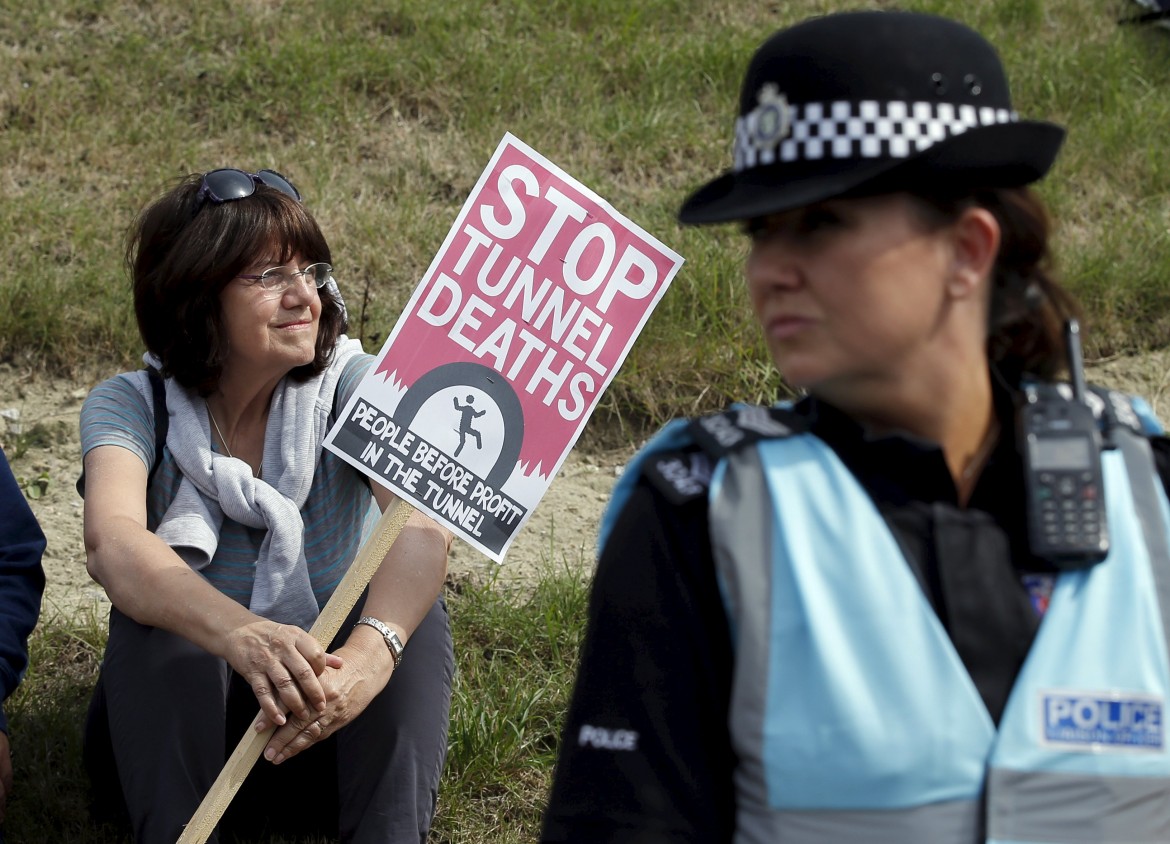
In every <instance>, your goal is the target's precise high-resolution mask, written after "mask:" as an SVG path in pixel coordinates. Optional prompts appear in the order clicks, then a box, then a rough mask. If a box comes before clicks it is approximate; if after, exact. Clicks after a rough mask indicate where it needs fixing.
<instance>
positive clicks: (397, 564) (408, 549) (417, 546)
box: [257, 484, 454, 764]
mask: <svg viewBox="0 0 1170 844" xmlns="http://www.w3.org/2000/svg"><path fill="white" fill-rule="evenodd" d="M372 486H373V490H374V497H375V498H376V499H377V501H378V505H379V506H380V507H381V508H382V510H383V512H385V510H386V509H387V508H388V507H389V506H390V505H391V504H392V503H393V502H394V500H395V496H394V494H393V493H391V492H390V491H389V490H387V489H386V488H385V487H383V486H381V485H380V484H372ZM453 539H454V536H453V534H452V533H451V532H450V531H448V530H447V529H446V528H444V527H441V526H440V525H439V524H437V523H436V522H434V521H432V520H431V519H430V518H429V517H427V516H425V515H423V514H422V513H421V512H419V511H417V510H416V511H415V512H413V513H412V514H411V515H410V518H409V519H408V520H407V522H406V525H405V527H403V529H402V533H401V534H400V535H399V537H398V539H397V540H396V541H395V542H394V544H393V545H392V546H391V547H390V550H389V551H388V552H387V554H386V558H385V560H383V562H382V564H381V565H380V566H379V567H378V571H377V572H376V573H375V574H374V577H373V579H372V580H370V590H369V595H368V596H367V598H366V603H365V605H364V606H363V608H362V613H363V615H368V616H372V617H374V618H376V619H378V620H379V621H381V622H382V623H383V624H385V625H386V626H387V627H389V628H390V629H391V630H393V631H394V632H395V633H396V634H397V635H398V638H399V639H400V640H401V641H402V643H403V644H404V645H405V646H406V651H405V653H409V649H410V646H409V642H410V635H411V634H412V633H413V632H414V630H415V628H416V627H418V625H419V624H420V623H421V622H422V620H423V618H424V617H425V616H426V614H427V612H428V611H429V610H430V608H431V606H433V605H434V603H435V600H436V599H437V598H438V597H439V590H440V589H442V587H443V581H444V579H445V578H446V576H447V554H448V552H449V550H450V547H451V542H452V540H453ZM335 654H336V655H337V656H340V657H341V658H342V665H341V666H340V667H339V668H336V669H329V670H327V671H326V672H325V673H324V674H323V675H322V676H321V680H322V683H323V684H325V687H326V693H327V697H328V701H329V703H328V707H327V709H326V710H325V711H324V712H322V713H319V714H315V717H313V718H310V719H298V718H297V717H290V718H289V721H288V723H287V724H285V725H284V726H282V727H281V728H280V729H278V730H277V731H276V732H275V733H273V735H272V738H271V740H270V741H269V742H268V745H267V747H265V750H264V758H265V759H268V760H269V761H272V762H276V763H277V764H279V763H281V762H283V761H285V760H286V759H290V758H292V757H293V756H295V755H296V754H297V753H299V752H300V751H302V750H304V749H305V748H307V747H309V746H310V745H312V744H314V743H315V742H317V741H320V740H321V739H322V738H327V737H328V736H330V735H332V734H333V733H335V732H336V731H337V730H339V729H341V728H342V727H344V726H345V725H346V724H348V723H349V722H350V721H352V720H353V719H354V718H356V717H357V716H358V715H360V714H361V713H362V712H363V711H364V710H365V708H366V707H367V706H369V704H370V701H372V700H373V699H374V697H375V696H377V695H378V693H379V692H381V691H382V689H384V688H385V687H386V684H387V683H388V682H390V676H391V674H392V673H393V671H394V660H393V659H392V657H391V656H390V650H389V649H388V648H387V647H386V641H385V640H384V639H383V638H382V634H380V633H379V632H378V631H377V630H375V629H374V628H372V627H369V626H368V625H365V624H359V625H358V626H357V627H355V628H353V630H352V631H350V634H349V638H348V639H346V642H345V644H344V645H342V646H341V647H340V648H338V649H337V650H336V651H335ZM403 658H404V659H406V658H407V657H406V656H404V657H403ZM436 670H437V669H436ZM265 726H266V725H265V724H263V723H261V724H260V725H259V726H258V727H257V729H264V728H265Z"/></svg>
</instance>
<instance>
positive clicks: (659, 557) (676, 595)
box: [541, 480, 735, 844]
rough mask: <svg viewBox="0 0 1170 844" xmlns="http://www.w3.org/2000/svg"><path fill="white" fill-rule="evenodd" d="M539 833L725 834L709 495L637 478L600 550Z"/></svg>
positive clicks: (726, 673) (725, 670)
mask: <svg viewBox="0 0 1170 844" xmlns="http://www.w3.org/2000/svg"><path fill="white" fill-rule="evenodd" d="M589 616H590V617H589V626H588V630H587V633H586V637H585V641H584V645H583V647H582V651H581V658H580V663H579V666H578V674H577V682H576V687H575V689H574V692H573V699H572V703H571V705H570V708H569V712H568V715H567V717H566V721H565V728H564V733H563V738H562V742H561V747H560V754H559V758H558V761H557V768H556V773H555V775H554V780H553V786H552V791H551V795H550V800H549V805H548V808H547V810H546V813H545V818H544V829H543V832H542V836H541V841H543V842H590V844H592V842H597V841H606V842H646V841H654V842H696V843H697V842H703V844H712V842H721V841H728V840H730V838H731V835H732V831H733V827H734V820H735V814H734V813H735V810H734V790H733V783H732V770H733V766H734V755H733V752H732V749H731V746H730V737H729V730H728V718H727V715H728V702H729V698H730V687H731V644H730V637H729V633H728V629H727V621H726V618H725V616H724V614H723V609H722V605H721V603H720V598H719V591H718V587H717V584H716V579H715V574H714V569H713V566H712V564H711V559H710V542H709V539H708V534H707V504H706V500H705V498H702V497H700V498H697V499H695V500H692V501H691V502H689V503H686V504H682V505H677V506H672V505H670V504H667V503H666V502H665V501H664V500H663V499H662V498H661V497H660V496H659V495H658V493H657V492H656V491H654V490H653V489H652V488H651V487H649V486H648V485H647V483H646V482H645V480H642V481H640V482H639V485H638V486H637V488H636V489H635V491H634V493H633V495H632V497H631V498H630V500H629V502H628V503H627V504H626V506H625V507H624V509H623V511H622V513H621V515H620V517H619V519H618V521H617V522H616V524H615V527H614V530H613V533H612V534H611V535H610V536H609V538H608V540H607V541H606V544H605V547H604V549H603V550H602V552H601V557H600V560H599V562H598V567H597V572H596V575H595V579H594V583H593V592H592V596H591V599H590V610H589Z"/></svg>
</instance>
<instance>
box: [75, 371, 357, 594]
mask: <svg viewBox="0 0 1170 844" xmlns="http://www.w3.org/2000/svg"><path fill="white" fill-rule="evenodd" d="M373 360H374V358H373V356H372V355H357V356H355V357H353V358H351V359H350V360H349V362H348V363H347V364H346V365H345V370H344V371H343V372H342V375H341V378H340V380H339V381H338V384H337V393H336V395H335V396H334V402H333V414H332V416H331V417H330V420H329V424H330V426H332V424H333V421H334V419H335V418H336V415H337V413H338V411H339V410H340V409H341V408H343V407H345V403H346V402H347V401H348V400H349V397H350V396H351V395H352V394H353V392H354V390H356V389H357V386H358V383H359V382H360V381H361V379H362V377H363V376H364V375H365V374H366V371H367V370H368V369H369V367H370V364H371V363H372V362H373ZM102 445H116V446H121V447H122V448H126V449H129V450H130V451H132V452H134V453H135V454H136V455H138V457H139V458H141V460H142V462H143V463H144V464H145V465H146V467H147V469H149V468H150V467H151V466H153V465H154V459H155V453H154V399H153V397H152V393H151V388H150V382H149V379H148V378H147V376H146V373H145V372H144V371H142V370H139V371H137V372H124V373H122V374H120V375H115V376H114V377H113V378H110V379H109V380H107V381H103V382H102V383H101V384H98V385H97V386H96V387H94V388H93V390H92V391H91V392H90V394H89V397H88V398H86V400H85V403H84V404H83V405H82V408H81V453H82V455H83V456H84V455H85V454H87V453H88V452H89V450H90V449H92V448H96V447H98V446H102ZM180 480H181V475H180V472H179V467H178V465H177V464H176V463H175V459H174V458H173V457H172V456H171V452H170V449H169V448H166V447H164V448H163V455H162V462H161V463H160V464H159V467H158V471H157V472H156V473H155V476H154V480H153V481H152V482H151V485H150V488H149V489H148V490H147V493H146V519H147V527H148V528H149V529H150V530H154V529H155V528H156V527H158V524H159V522H160V521H161V520H162V517H163V514H164V513H166V511H167V508H168V507H169V506H170V504H171V502H172V501H173V500H174V498H175V494H176V493H177V492H178V489H179V482H180ZM372 501H373V496H372V494H371V492H370V487H369V484H368V483H367V481H366V476H365V475H364V474H363V473H362V472H360V471H359V470H357V469H355V468H353V467H352V466H350V465H349V464H348V463H346V462H345V461H344V460H342V459H341V458H340V457H338V456H337V455H335V454H334V453H333V452H331V451H329V450H328V449H322V452H321V459H320V462H319V463H318V465H317V471H316V473H315V474H314V475H313V483H312V486H311V488H310V490H309V497H308V499H306V501H305V506H304V507H302V508H301V519H302V520H303V521H304V526H305V560H306V561H307V563H308V566H309V581H310V583H311V584H312V586H313V594H314V596H315V597H316V599H317V605H318V607H323V606H325V603H326V602H327V601H328V600H329V596H330V595H332V594H333V590H334V589H335V588H336V587H337V584H338V583H339V582H340V581H341V578H342V577H343V576H344V575H345V572H346V570H347V569H348V568H349V564H350V563H351V562H352V561H353V558H354V557H355V556H356V555H357V552H358V548H359V547H360V545H361V541H362V538H363V526H364V525H365V524H366V519H367V516H369V514H370V507H371V502H372ZM265 532H266V531H265V529H264V528H250V527H247V526H245V525H242V524H240V523H239V522H234V521H232V520H231V519H228V518H226V517H225V518H224V521H223V526H222V527H221V529H220V535H219V546H218V547H217V548H216V551H215V556H214V557H212V559H211V562H210V563H209V564H208V566H207V567H206V568H205V569H203V571H202V572H201V574H202V575H203V576H204V577H206V578H207V579H208V581H210V582H211V584H212V585H214V586H215V588H216V589H218V590H219V591H220V592H223V593H224V594H225V595H228V596H230V597H232V598H233V599H235V600H236V601H238V602H239V603H241V604H243V605H244V606H247V605H248V603H249V600H250V599H251V596H252V582H253V579H254V578H255V574H256V560H257V558H258V556H259V553H260V545H261V543H262V542H263V540H264V534H265Z"/></svg>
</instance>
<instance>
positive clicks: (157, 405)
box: [146, 366, 171, 489]
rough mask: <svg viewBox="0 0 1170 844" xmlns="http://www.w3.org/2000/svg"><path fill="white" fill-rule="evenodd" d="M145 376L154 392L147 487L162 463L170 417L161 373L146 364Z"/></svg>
mask: <svg viewBox="0 0 1170 844" xmlns="http://www.w3.org/2000/svg"><path fill="white" fill-rule="evenodd" d="M146 377H147V378H149V379H150V391H151V393H153V394H154V408H153V410H154V465H153V466H151V467H150V474H149V475H148V476H147V478H146V486H147V488H148V489H149V488H150V485H151V483H153V481H154V473H155V472H157V471H158V467H159V465H160V464H161V463H162V453H163V446H165V445H166V444H167V428H168V426H169V425H170V422H171V417H170V414H168V413H167V389H166V385H165V384H164V383H163V377H162V373H161V372H159V371H158V370H157V369H155V368H154V367H153V366H148V367H146Z"/></svg>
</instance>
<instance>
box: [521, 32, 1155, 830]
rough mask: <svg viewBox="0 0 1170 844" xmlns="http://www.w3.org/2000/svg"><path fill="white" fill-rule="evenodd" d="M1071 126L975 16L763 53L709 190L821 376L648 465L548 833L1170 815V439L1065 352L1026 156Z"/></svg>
mask: <svg viewBox="0 0 1170 844" xmlns="http://www.w3.org/2000/svg"><path fill="white" fill-rule="evenodd" d="M1063 136H1064V133H1063V130H1062V129H1061V128H1060V127H1057V126H1055V125H1052V124H1050V123H1045V122H1038V121H1031V120H1024V119H1021V118H1020V117H1019V116H1018V115H1017V114H1016V112H1015V110H1014V109H1013V107H1012V103H1011V99H1010V94H1009V90H1008V85H1007V80H1006V78H1005V75H1004V70H1003V68H1002V66H1001V64H1000V61H999V59H998V57H997V55H996V53H995V51H994V49H993V48H992V47H991V45H990V44H988V43H987V42H986V41H985V40H984V39H983V38H982V37H981V36H980V35H979V34H977V33H976V32H974V31H972V30H971V29H969V28H967V27H966V26H963V25H961V24H959V23H956V22H954V21H951V20H947V19H943V18H939V17H935V16H929V15H923V14H915V13H905V12H855V13H843V14H834V15H828V16H824V17H819V18H815V19H811V20H809V21H806V22H803V23H800V24H798V25H796V26H793V27H791V28H788V29H785V30H782V31H780V32H778V33H776V34H775V35H774V36H772V38H771V39H769V40H768V41H767V42H766V43H764V44H763V46H761V47H760V48H759V50H758V51H757V52H756V54H755V56H754V58H753V59H752V61H751V64H750V66H749V68H748V71H747V74H746V78H745V81H744V84H743V89H742V94H741V97H740V101H739V116H738V119H737V120H736V124H735V141H734V150H735V156H734V164H733V166H732V169H731V170H730V171H728V172H727V173H725V174H723V175H721V176H719V177H718V178H716V179H715V180H713V181H711V182H710V183H708V184H707V185H705V186H703V187H702V188H700V189H699V190H698V191H696V192H695V193H694V194H693V195H692V196H691V197H690V198H689V199H687V201H686V202H685V204H684V205H683V207H682V210H681V213H680V219H681V220H682V221H683V222H684V223H688V224H707V223H720V222H727V221H740V222H741V223H743V224H744V226H745V229H746V232H747V234H748V235H749V237H750V239H751V248H750V253H749V255H748V258H747V261H746V268H745V270H746V271H745V274H746V280H747V290H748V295H749V297H750V299H751V302H752V305H753V307H754V310H755V312H756V315H757V317H758V320H759V324H760V327H761V329H762V331H763V334H764V338H765V340H766V343H767V347H768V349H769V351H770V353H771V356H772V359H773V360H774V362H775V364H776V366H777V368H778V369H779V371H780V372H781V374H782V375H783V376H784V378H785V379H786V381H787V382H788V383H789V384H791V385H793V386H795V387H799V388H803V390H804V391H805V397H804V398H802V399H801V400H800V401H798V402H796V403H795V404H794V405H792V406H786V407H777V408H751V407H739V408H733V409H732V410H729V411H728V412H726V413H723V414H718V415H714V416H711V417H707V418H702V419H697V420H691V421H685V420H680V421H676V422H674V423H671V424H670V425H669V426H667V427H666V429H665V430H664V431H663V432H661V433H660V435H659V436H658V437H656V438H655V439H654V440H653V441H652V442H651V443H650V444H649V445H648V446H647V448H646V449H644V450H643V452H642V453H641V454H640V455H639V456H638V458H636V459H635V460H634V461H633V462H632V463H631V464H630V467H629V468H628V470H627V472H626V473H625V476H624V477H623V479H622V480H621V482H620V483H619V485H618V488H617V489H616V491H615V493H614V497H613V501H612V502H611V505H610V507H609V509H608V511H607V514H606V517H605V521H604V523H603V526H602V537H601V555H600V560H599V563H598V568H597V573H596V580H595V585H594V591H593V596H592V602H591V609H590V621H589V628H588V633H587V637H586V640H585V644H584V647H583V650H582V654H581V662H580V668H579V676H578V680H577V685H576V689H575V692H574V696H573V701H572V704H571V707H570V710H569V713H568V716H567V722H566V726H565V732H564V736H563V741H562V746H561V755H560V758H559V761H558V767H557V771H556V775H555V779H554V784H553V789H552V793H551V797H550V803H549V806H548V809H547V812H546V817H545V824H544V830H543V837H542V840H544V841H548V842H554V841H555V842H565V841H580V842H586V841H588V842H594V841H607V842H623V841H629V842H635V841H637V842H643V841H654V842H684V841H685V842H704V843H706V842H719V841H736V842H774V841H783V842H786V844H791V842H797V844H803V842H834V844H863V842H864V844H894V843H895V842H896V843H897V844H906V842H923V844H927V842H929V844H960V842H961V844H974V842H982V841H990V842H1009V841H1010V842H1017V844H1018V843H1019V842H1087V841H1094V842H1102V841H1112V842H1118V841H1126V842H1150V843H1151V844H1152V842H1164V841H1167V840H1170V753H1168V748H1167V742H1166V737H1165V734H1164V726H1163V725H1164V716H1165V705H1166V698H1167V690H1168V688H1170V668H1168V664H1170V662H1168V657H1167V638H1166V637H1167V631H1170V624H1168V623H1167V622H1168V621H1170V606H1168V602H1170V553H1168V550H1167V549H1168V543H1167V532H1168V528H1167V519H1166V513H1167V499H1166V494H1165V491H1164V490H1165V486H1166V482H1167V477H1170V472H1168V471H1167V465H1168V461H1167V454H1170V448H1168V447H1167V441H1166V440H1165V439H1163V438H1161V437H1158V436H1154V435H1153V434H1151V433H1150V431H1151V430H1153V426H1154V425H1155V424H1156V421H1155V420H1153V419H1152V415H1151V414H1149V413H1148V407H1147V406H1145V405H1144V403H1142V402H1140V401H1134V400H1129V399H1126V398H1125V397H1122V396H1118V395H1116V394H1112V393H1108V392H1105V391H1093V390H1089V391H1085V390H1083V389H1078V390H1076V391H1075V396H1074V397H1073V398H1071V399H1070V398H1069V392H1070V391H1069V390H1067V389H1064V390H1062V389H1059V388H1058V387H1057V386H1056V385H1055V383H1056V381H1057V380H1063V378H1064V373H1065V371H1066V369H1068V367H1067V361H1068V360H1069V357H1070V355H1069V353H1068V352H1067V351H1066V349H1067V348H1069V345H1068V344H1067V343H1066V335H1065V326H1067V327H1068V329H1069V330H1072V329H1073V328H1075V325H1076V323H1075V322H1073V321H1072V320H1074V319H1075V317H1076V316H1077V309H1076V305H1075V303H1074V301H1073V299H1072V298H1071V297H1070V295H1069V294H1068V293H1067V292H1066V291H1064V290H1063V289H1062V288H1061V287H1060V286H1059V285H1058V284H1057V282H1056V281H1055V280H1054V279H1053V278H1052V276H1051V275H1050V273H1049V270H1048V218H1047V215H1046V213H1045V209H1044V207H1043V205H1042V204H1041V202H1040V201H1039V199H1038V198H1037V197H1036V195H1035V194H1034V193H1033V192H1031V191H1030V189H1029V188H1028V187H1027V186H1028V185H1029V184H1030V183H1032V182H1035V181H1036V180H1038V179H1040V178H1041V177H1042V176H1043V175H1044V174H1045V173H1046V172H1047V171H1048V170H1049V168H1050V166H1051V165H1052V163H1053V161H1054V159H1055V157H1056V154H1057V150H1058V148H1059V147H1060V144H1061V142H1062V140H1063ZM1073 357H1074V359H1075V355H1074V356H1073ZM1073 369H1074V373H1073V374H1074V375H1076V374H1079V372H1078V371H1076V370H1075V367H1074V368H1073ZM1072 380H1073V382H1074V383H1075V384H1076V386H1077V387H1078V388H1079V387H1080V386H1081V385H1080V379H1079V378H1076V377H1074V378H1073V379H1072ZM1143 413H1144V415H1145V418H1144V419H1143ZM1086 420H1087V421H1086ZM1041 622H1043V624H1042V623H1041Z"/></svg>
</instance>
